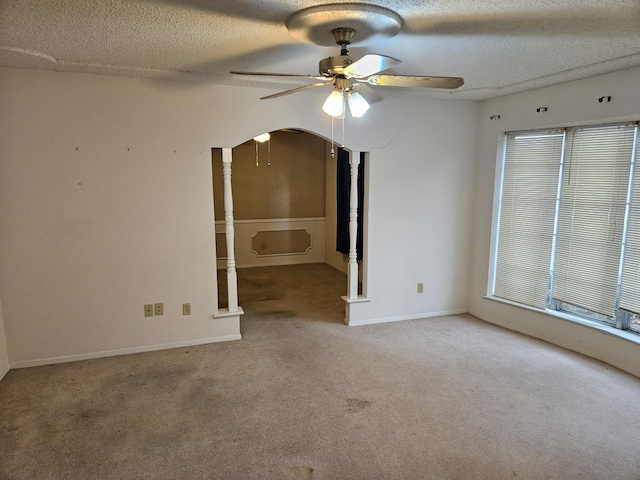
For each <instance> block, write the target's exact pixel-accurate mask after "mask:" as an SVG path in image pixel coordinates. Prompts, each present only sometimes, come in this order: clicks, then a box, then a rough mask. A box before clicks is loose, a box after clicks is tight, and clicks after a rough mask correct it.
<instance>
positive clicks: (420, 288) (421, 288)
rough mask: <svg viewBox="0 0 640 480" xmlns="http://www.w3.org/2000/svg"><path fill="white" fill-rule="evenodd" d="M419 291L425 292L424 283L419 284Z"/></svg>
mask: <svg viewBox="0 0 640 480" xmlns="http://www.w3.org/2000/svg"><path fill="white" fill-rule="evenodd" d="M418 293H424V283H419V284H418Z"/></svg>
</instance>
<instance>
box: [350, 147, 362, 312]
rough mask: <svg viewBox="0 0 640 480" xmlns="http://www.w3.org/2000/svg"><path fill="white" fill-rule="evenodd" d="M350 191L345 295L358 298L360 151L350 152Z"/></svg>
mask: <svg viewBox="0 0 640 480" xmlns="http://www.w3.org/2000/svg"><path fill="white" fill-rule="evenodd" d="M349 164H350V165H351V192H350V194H349V195H350V201H349V269H348V282H349V283H348V286H347V297H348V298H349V299H350V300H352V299H355V298H358V252H357V249H356V241H357V238H358V165H360V152H351V156H350V159H349Z"/></svg>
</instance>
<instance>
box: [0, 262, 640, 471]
mask: <svg viewBox="0 0 640 480" xmlns="http://www.w3.org/2000/svg"><path fill="white" fill-rule="evenodd" d="M240 275H241V280H240V297H241V305H242V306H243V307H244V308H245V310H246V312H247V314H246V315H245V317H244V318H243V320H242V331H243V336H244V338H243V340H241V341H238V342H231V343H226V344H213V345H205V346H200V347H193V348H180V349H175V350H168V351H162V352H153V353H145V354H139V355H130V356H123V357H117V358H107V359H100V360H91V361H84V362H77V363H72V364H64V365H55V366H50V367H38V368H31V369H23V370H13V371H11V372H9V374H8V375H7V377H6V378H5V380H4V381H2V382H1V383H0V478H1V479H3V480H19V479H29V480H33V479H105V480H109V479H161V478H170V479H363V480H365V479H367V480H368V479H492V480H493V479H513V478H520V479H636V480H637V479H640V455H639V454H638V452H640V415H638V411H639V407H640V379H638V378H635V377H633V376H630V375H628V374H625V373H623V372H621V371H619V370H616V369H615V368H613V367H610V366H608V365H605V364H603V363H600V362H597V361H594V360H591V359H588V358H586V357H583V356H581V355H577V354H574V353H571V352H568V351H565V350H563V349H560V348H556V347H553V346H551V345H548V344H546V343H544V342H540V341H537V340H534V339H531V338H528V337H525V336H522V335H519V334H516V333H513V332H509V331H507V330H503V329H500V328H498V327H495V326H492V325H489V324H486V323H484V322H481V321H479V320H477V319H475V318H473V317H471V316H469V315H456V316H449V317H439V318H431V319H425V320H415V321H406V322H399V323H395V324H387V325H376V326H368V327H358V328H349V327H346V326H344V325H343V324H342V317H343V309H344V306H343V305H342V301H341V300H340V298H339V296H340V295H341V294H342V293H343V292H344V289H345V277H344V276H343V275H342V274H340V273H338V272H336V271H334V270H332V269H331V268H330V267H328V266H326V265H312V266H307V267H297V266H296V267H278V268H270V269H248V270H241V271H240ZM282 286H285V287H286V288H284V290H283V289H282V288H281V287H282ZM303 293H305V294H307V296H306V297H305V298H300V295H302V294H303Z"/></svg>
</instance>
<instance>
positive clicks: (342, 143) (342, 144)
mask: <svg viewBox="0 0 640 480" xmlns="http://www.w3.org/2000/svg"><path fill="white" fill-rule="evenodd" d="M345 118H346V115H345V116H344V117H342V142H341V146H342V148H344V119H345Z"/></svg>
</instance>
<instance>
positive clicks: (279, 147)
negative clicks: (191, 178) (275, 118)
mask: <svg viewBox="0 0 640 480" xmlns="http://www.w3.org/2000/svg"><path fill="white" fill-rule="evenodd" d="M255 146H256V142H255V141H254V140H249V141H248V142H245V143H243V144H241V145H238V146H237V147H235V148H234V149H233V163H232V175H231V182H232V188H233V201H234V205H233V210H234V218H235V219H236V220H253V219H273V218H308V217H324V215H325V141H324V140H323V139H322V138H319V137H317V136H315V135H312V134H309V133H306V132H287V131H281V130H280V131H277V132H273V133H271V154H270V159H271V166H269V165H268V163H269V153H268V145H267V143H261V144H258V155H259V165H258V166H256V147H255ZM213 193H214V206H215V218H216V220H224V204H223V193H224V190H223V179H222V151H221V150H220V149H213Z"/></svg>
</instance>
